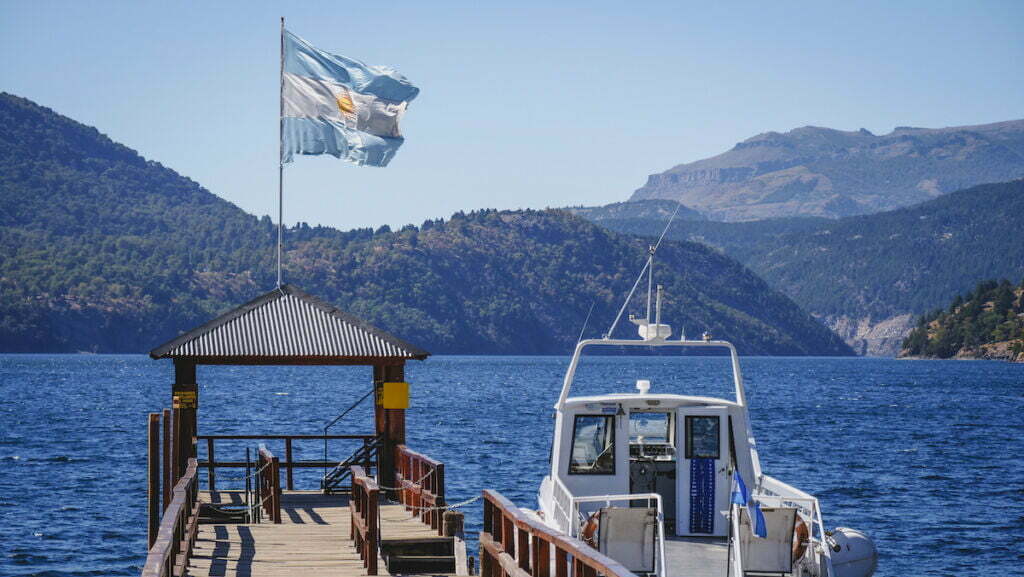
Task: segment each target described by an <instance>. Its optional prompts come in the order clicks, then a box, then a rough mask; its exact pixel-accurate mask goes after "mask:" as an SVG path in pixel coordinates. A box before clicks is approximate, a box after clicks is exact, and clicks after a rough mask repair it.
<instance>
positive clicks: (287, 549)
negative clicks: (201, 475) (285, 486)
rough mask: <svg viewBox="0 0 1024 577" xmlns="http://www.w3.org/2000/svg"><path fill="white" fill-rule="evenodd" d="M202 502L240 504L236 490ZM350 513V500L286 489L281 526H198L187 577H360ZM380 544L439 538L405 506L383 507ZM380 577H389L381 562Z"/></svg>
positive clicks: (204, 495) (206, 493)
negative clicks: (298, 576) (385, 541)
mask: <svg viewBox="0 0 1024 577" xmlns="http://www.w3.org/2000/svg"><path fill="white" fill-rule="evenodd" d="M199 498H200V500H201V501H202V502H204V503H211V504H215V505H229V504H230V505H241V504H242V495H241V493H239V492H235V491H214V492H210V491H202V492H200V496H199ZM350 523H351V514H350V511H349V506H348V497H347V496H345V495H323V494H322V493H321V492H319V491H284V492H283V493H282V495H281V524H280V525H275V524H273V523H267V522H264V523H261V524H238V523H224V524H209V525H205V524H204V525H200V526H199V533H198V536H197V538H196V544H195V549H194V551H193V554H192V558H191V560H190V563H189V569H188V572H189V575H210V576H218V577H220V576H239V577H241V576H246V577H284V576H291V575H298V574H301V575H303V577H317V576H320V575H330V576H339V577H359V576H362V575H366V574H367V573H366V569H365V568H364V567H363V562H362V560H360V558H359V552H358V551H357V550H356V548H355V546H354V545H353V543H352V540H351V539H350V538H349V530H350ZM380 533H381V539H382V540H389V539H418V538H436V537H437V533H436V531H434V530H432V529H431V528H430V527H428V526H426V525H424V524H423V523H422V522H420V520H419V519H417V518H415V517H413V516H412V515H411V514H410V513H409V512H408V511H406V510H405V507H404V506H403V505H386V504H383V503H382V504H381V506H380ZM378 567H379V568H380V573H381V574H384V575H387V569H386V568H385V564H384V561H383V559H380V558H378Z"/></svg>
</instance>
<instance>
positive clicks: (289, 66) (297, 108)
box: [281, 30, 420, 166]
mask: <svg viewBox="0 0 1024 577" xmlns="http://www.w3.org/2000/svg"><path fill="white" fill-rule="evenodd" d="M283 34H284V38H283V39H282V43H283V51H284V54H283V55H282V71H281V116H282V118H281V132H282V134H281V140H282V143H281V162H282V163H284V162H291V161H292V157H293V155H294V154H330V155H332V156H336V157H338V158H340V159H342V160H346V161H348V162H351V163H353V164H358V165H367V166H387V164H388V162H390V161H391V159H392V158H393V157H394V156H395V152H397V151H398V147H400V146H401V145H402V142H404V139H403V138H402V134H401V132H399V130H398V122H399V120H400V119H401V118H402V115H403V114H404V113H405V109H406V107H407V106H408V105H409V102H410V101H411V100H412V99H413V98H416V95H417V94H419V91H420V89H419V88H417V87H415V86H413V85H412V84H411V83H410V82H409V81H408V80H406V79H405V77H404V76H402V75H401V74H399V73H398V72H396V71H394V70H392V69H391V68H388V67H385V66H367V65H366V64H363V63H362V62H359V61H358V60H352V59H351V58H346V57H344V56H339V55H337V54H329V53H327V52H323V51H321V50H319V49H317V48H315V47H313V46H312V45H311V44H310V43H308V42H306V41H305V40H303V39H302V38H299V37H298V36H296V35H294V34H292V33H291V32H288V31H287V30H285V31H284V32H283Z"/></svg>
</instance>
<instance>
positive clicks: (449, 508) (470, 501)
mask: <svg viewBox="0 0 1024 577" xmlns="http://www.w3.org/2000/svg"><path fill="white" fill-rule="evenodd" d="M482 498H483V495H477V496H476V497H471V498H469V499H466V500H465V501H459V502H458V503H450V504H448V505H436V506H431V505H427V506H420V505H405V504H404V503H403V506H405V507H406V508H408V509H413V510H414V511H413V514H412V515H411V516H410V517H408V518H407V519H402V520H403V521H410V520H412V519H418V518H419V517H420V516H421V515H422V514H423V513H426V512H427V511H454V510H455V509H460V508H462V507H465V506H466V505H472V504H473V503H476V502H477V501H479V500H480V499H482Z"/></svg>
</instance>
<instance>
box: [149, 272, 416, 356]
mask: <svg viewBox="0 0 1024 577" xmlns="http://www.w3.org/2000/svg"><path fill="white" fill-rule="evenodd" d="M429 354H430V353H428V352H427V351H424V350H423V349H420V348H419V347H415V346H413V345H411V344H409V343H407V342H405V341H403V340H401V339H399V338H397V337H394V336H392V335H390V334H388V333H386V332H384V331H382V330H380V329H378V328H377V327H374V326H372V325H370V324H369V323H367V322H365V321H363V320H361V319H358V318H356V317H354V316H352V315H350V314H348V313H346V312H344V311H341V310H339V309H338V308H337V307H334V306H331V305H329V304H327V303H325V302H324V301H322V300H320V299H318V298H316V297H313V296H310V295H308V294H306V293H304V292H302V291H301V290H299V289H297V288H295V287H294V286H292V285H287V284H286V285H282V286H281V287H280V288H276V289H274V290H272V291H270V292H268V293H267V294H265V295H263V296H260V297H258V298H256V299H253V300H252V301H249V302H248V303H246V304H244V305H242V306H240V307H238V308H236V309H234V310H232V311H230V312H227V313H224V314H222V315H221V316H219V317H217V318H215V319H213V320H212V321H210V322H208V323H206V324H205V325H203V326H201V327H198V328H195V329H193V330H191V331H189V332H187V333H185V334H183V335H181V336H179V337H177V338H174V339H172V340H170V341H168V342H166V343H164V344H163V345H160V346H159V347H157V348H155V349H153V350H152V351H150V353H149V356H150V357H152V358H154V359H165V358H173V359H192V360H194V361H195V362H196V363H200V364H372V363H373V362H374V361H386V360H399V359H425V358H426V357H427V356H428V355H429Z"/></svg>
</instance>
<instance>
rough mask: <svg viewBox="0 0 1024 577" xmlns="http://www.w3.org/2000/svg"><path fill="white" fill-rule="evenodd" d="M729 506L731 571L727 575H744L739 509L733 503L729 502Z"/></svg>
mask: <svg viewBox="0 0 1024 577" xmlns="http://www.w3.org/2000/svg"><path fill="white" fill-rule="evenodd" d="M729 507H731V508H732V512H731V513H732V514H731V515H729V517H730V520H729V522H730V523H731V524H732V527H731V530H730V531H729V554H730V555H731V556H732V559H730V562H731V566H732V568H733V569H732V571H731V572H729V573H728V574H729V575H745V573H744V572H743V545H742V540H741V539H740V511H739V506H738V505H736V504H735V503H731V504H730V505H729Z"/></svg>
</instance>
